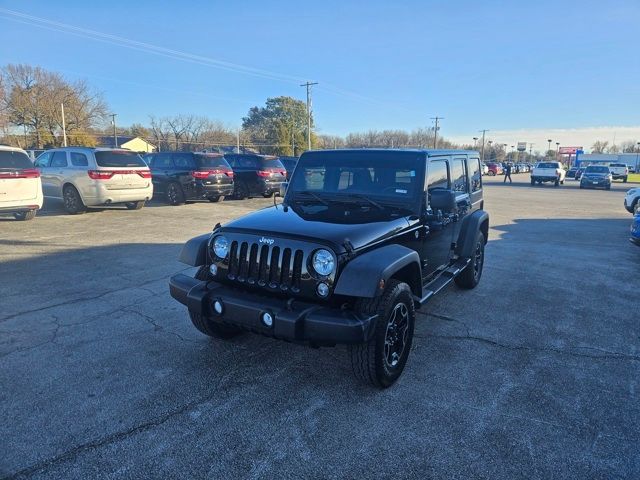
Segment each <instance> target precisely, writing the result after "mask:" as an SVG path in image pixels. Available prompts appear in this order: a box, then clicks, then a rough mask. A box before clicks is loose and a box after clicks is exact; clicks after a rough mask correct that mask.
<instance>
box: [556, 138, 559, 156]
mask: <svg viewBox="0 0 640 480" xmlns="http://www.w3.org/2000/svg"><path fill="white" fill-rule="evenodd" d="M559 154H560V142H556V160H558V155H559Z"/></svg>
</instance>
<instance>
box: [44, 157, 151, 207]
mask: <svg viewBox="0 0 640 480" xmlns="http://www.w3.org/2000/svg"><path fill="white" fill-rule="evenodd" d="M36 167H37V168H38V169H39V170H40V175H41V176H42V189H43V191H44V196H45V197H47V198H58V199H61V200H63V201H64V207H65V209H66V210H67V212H69V213H71V214H78V213H83V212H84V211H85V210H86V208H87V207H97V206H104V205H113V204H118V203H120V204H124V205H126V207H127V208H128V209H129V210H139V209H141V208H142V207H143V206H144V204H145V202H146V201H148V200H150V199H151V197H152V196H153V184H152V183H151V171H150V170H149V167H148V166H147V164H146V163H144V161H143V160H142V158H141V157H140V155H138V154H137V153H135V152H132V151H130V150H125V149H113V148H88V147H67V148H57V149H54V150H47V151H46V152H44V153H43V154H42V155H40V156H39V157H38V158H37V160H36Z"/></svg>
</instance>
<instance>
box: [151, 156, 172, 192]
mask: <svg viewBox="0 0 640 480" xmlns="http://www.w3.org/2000/svg"><path fill="white" fill-rule="evenodd" d="M149 168H150V170H151V181H152V182H153V192H154V194H156V193H158V194H163V195H164V194H165V193H167V183H168V182H169V177H170V175H171V174H172V172H173V162H172V161H171V154H169V153H156V154H154V155H153V157H152V158H151V160H150V161H149Z"/></svg>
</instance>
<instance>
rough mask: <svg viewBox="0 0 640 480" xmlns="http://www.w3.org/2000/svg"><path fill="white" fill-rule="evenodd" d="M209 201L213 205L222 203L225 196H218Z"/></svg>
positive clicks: (209, 198) (210, 198)
mask: <svg viewBox="0 0 640 480" xmlns="http://www.w3.org/2000/svg"><path fill="white" fill-rule="evenodd" d="M208 200H209V201H210V202H212V203H216V202H221V201H222V200H224V196H222V195H218V196H217V197H208Z"/></svg>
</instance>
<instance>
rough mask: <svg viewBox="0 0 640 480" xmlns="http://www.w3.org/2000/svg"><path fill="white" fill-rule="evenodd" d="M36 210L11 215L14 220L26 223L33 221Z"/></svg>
mask: <svg viewBox="0 0 640 480" xmlns="http://www.w3.org/2000/svg"><path fill="white" fill-rule="evenodd" d="M36 212H37V210H35V209H34V210H29V211H28V212H16V213H14V214H13V218H15V219H16V220H21V221H26V220H33V219H34V218H35V216H36Z"/></svg>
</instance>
